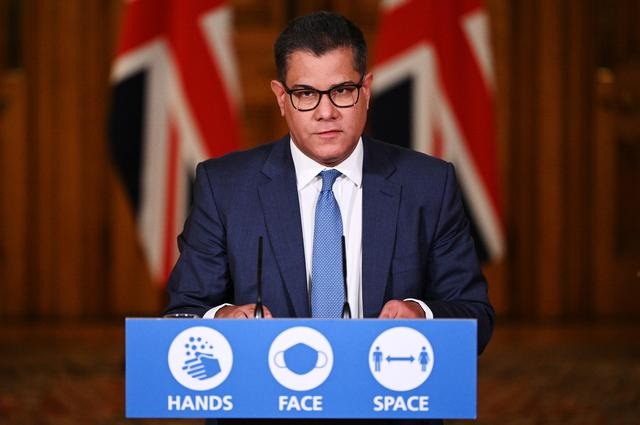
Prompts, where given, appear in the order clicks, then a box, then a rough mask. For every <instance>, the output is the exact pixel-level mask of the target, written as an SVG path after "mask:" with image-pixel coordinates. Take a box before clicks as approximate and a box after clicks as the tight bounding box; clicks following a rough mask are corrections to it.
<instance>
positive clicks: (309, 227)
mask: <svg viewBox="0 0 640 425" xmlns="http://www.w3.org/2000/svg"><path fill="white" fill-rule="evenodd" d="M290 146H291V156H292V158H293V165H294V167H295V172H296V182H297V188H298V201H299V202H300V220H301V223H302V238H303V241H304V256H305V265H306V269H307V285H310V284H311V264H312V258H313V231H314V226H315V215H316V202H317V201H318V195H319V193H320V191H321V189H322V177H320V176H319V174H320V172H321V171H323V170H327V169H329V168H328V167H326V166H324V165H322V164H319V163H317V162H315V161H314V160H313V159H311V158H309V157H308V156H306V155H305V154H304V153H302V151H301V150H300V149H298V147H297V146H296V145H295V143H294V142H293V139H292V140H291V141H290ZM363 158H364V149H363V147H362V138H360V140H358V144H357V145H356V147H355V149H354V150H353V152H352V153H351V155H349V157H348V158H347V159H345V160H344V161H342V162H341V163H340V164H338V165H337V166H335V167H333V168H335V169H336V170H338V171H340V173H342V175H341V176H338V178H337V179H336V181H335V183H334V184H333V194H334V196H335V198H336V201H337V202H338V206H339V207H340V215H341V217H342V231H343V233H344V237H345V247H346V250H347V292H348V298H349V307H350V308H351V317H353V318H362V317H363V316H362V315H363V308H362V164H363ZM307 289H310V288H309V287H307ZM404 301H415V302H417V303H418V304H419V305H420V306H421V307H422V309H423V310H424V312H425V317H426V318H427V319H432V318H433V313H432V312H431V309H429V307H427V305H426V304H425V303H424V302H422V301H421V300H417V299H413V298H407V299H405V300H404ZM226 305H229V304H222V305H219V306H216V307H214V308H212V309H210V310H208V311H207V312H206V313H205V315H204V316H203V317H204V318H213V317H215V314H216V312H217V311H218V310H219V309H220V308H222V307H224V306H226ZM267 307H269V306H267Z"/></svg>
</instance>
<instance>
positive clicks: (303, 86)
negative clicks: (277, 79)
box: [291, 80, 358, 91]
mask: <svg viewBox="0 0 640 425" xmlns="http://www.w3.org/2000/svg"><path fill="white" fill-rule="evenodd" d="M356 84H358V83H355V82H353V81H351V80H348V81H343V82H342V83H338V84H334V85H332V86H330V87H329V88H328V89H327V90H332V89H335V88H336V87H340V86H355V85H356ZM291 90H318V91H322V90H320V89H318V88H316V87H313V86H309V85H307V84H294V85H293V86H291Z"/></svg>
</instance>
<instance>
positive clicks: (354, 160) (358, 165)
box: [289, 137, 364, 190]
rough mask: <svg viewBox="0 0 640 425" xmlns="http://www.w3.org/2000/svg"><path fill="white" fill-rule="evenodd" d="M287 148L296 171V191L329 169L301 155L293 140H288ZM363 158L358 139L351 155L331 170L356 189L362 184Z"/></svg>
mask: <svg viewBox="0 0 640 425" xmlns="http://www.w3.org/2000/svg"><path fill="white" fill-rule="evenodd" d="M289 146H290V147H291V157H292V158H293V165H294V167H295V169H296V179H297V184H298V190H300V189H302V188H303V187H305V186H307V185H308V184H309V183H311V182H312V181H313V179H314V178H315V177H316V176H317V175H318V174H319V173H320V171H322V170H327V169H329V167H326V166H324V165H322V164H318V163H317V162H315V161H314V160H313V159H311V158H309V157H308V156H306V155H305V154H304V153H302V151H301V150H300V149H299V148H298V147H297V146H296V144H295V143H293V138H291V139H290V141H289ZM363 157H364V149H363V147H362V137H361V138H360V139H358V144H357V145H356V147H355V149H354V150H353V152H351V155H349V156H348V157H347V158H346V159H345V160H344V161H342V162H341V163H340V164H338V165H336V166H335V167H333V168H334V169H336V170H338V171H340V172H341V173H342V174H343V175H344V176H345V177H346V178H347V179H349V180H350V181H351V182H352V183H353V184H355V185H356V186H357V187H360V185H361V184H362V161H363Z"/></svg>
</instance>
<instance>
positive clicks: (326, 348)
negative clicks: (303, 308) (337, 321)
mask: <svg viewBox="0 0 640 425" xmlns="http://www.w3.org/2000/svg"><path fill="white" fill-rule="evenodd" d="M332 368H333V350H332V349H331V344H329V341H328V340H327V338H325V336H324V335H322V334H321V333H320V332H318V331H317V330H315V329H311V328H307V327H303V326H297V327H294V328H289V329H287V330H286V331H284V332H282V333H280V335H278V336H277V337H276V338H275V339H274V340H273V342H272V343H271V348H269V370H271V374H272V375H273V377H274V378H276V381H278V382H279V383H280V385H282V386H284V387H286V388H288V389H290V390H294V391H308V390H312V389H314V388H316V387H318V386H320V385H321V384H322V383H323V382H324V381H325V380H326V379H327V377H328V376H329V374H330V373H331V369H332Z"/></svg>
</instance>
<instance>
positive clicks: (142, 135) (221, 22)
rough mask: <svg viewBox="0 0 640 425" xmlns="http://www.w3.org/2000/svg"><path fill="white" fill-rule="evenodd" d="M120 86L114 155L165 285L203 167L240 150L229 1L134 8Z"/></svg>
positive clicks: (144, 1)
mask: <svg viewBox="0 0 640 425" xmlns="http://www.w3.org/2000/svg"><path fill="white" fill-rule="evenodd" d="M111 79H112V84H113V94H112V111H111V116H110V122H109V138H110V150H111V153H112V156H113V159H114V162H115V164H116V167H117V169H118V171H119V174H120V176H121V178H122V181H123V183H124V185H125V186H126V189H127V192H128V195H129V197H130V200H131V203H132V206H133V209H134V211H135V214H136V221H137V229H138V236H139V240H140V242H141V246H142V249H143V252H144V254H145V256H146V260H147V263H148V266H149V270H150V272H151V276H152V278H153V279H154V280H155V281H157V282H165V281H166V278H167V277H168V275H169V273H170V271H171V268H172V267H173V264H174V263H175V260H176V258H177V254H178V253H177V247H176V241H175V240H176V236H177V234H178V233H179V229H181V227H182V224H183V223H184V220H185V218H186V214H187V211H188V207H189V204H190V187H191V180H192V178H193V173H194V172H195V165H196V164H197V163H198V162H200V161H202V160H204V159H206V158H208V157H214V156H219V155H222V154H224V153H226V152H229V151H232V150H234V149H237V148H238V147H239V137H240V135H239V126H238V116H237V113H236V110H237V107H238V100H239V98H240V91H239V83H238V80H237V73H236V65H235V58H234V55H233V53H232V47H231V11H230V8H229V7H228V6H227V5H226V2H225V1H221V0H199V1H183V0H133V1H127V2H126V5H125V10H124V15H123V24H122V30H121V34H120V40H119V43H118V47H117V52H116V57H115V61H114V64H113V68H112V74H111Z"/></svg>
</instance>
